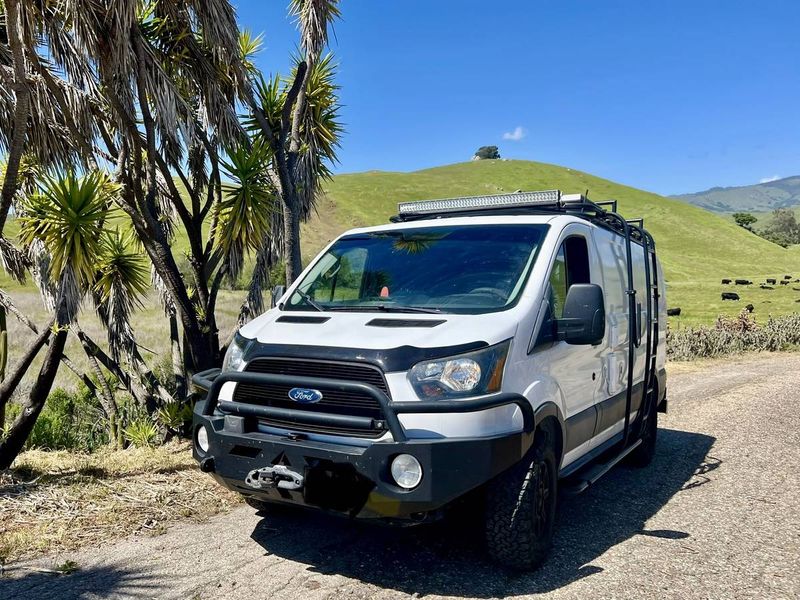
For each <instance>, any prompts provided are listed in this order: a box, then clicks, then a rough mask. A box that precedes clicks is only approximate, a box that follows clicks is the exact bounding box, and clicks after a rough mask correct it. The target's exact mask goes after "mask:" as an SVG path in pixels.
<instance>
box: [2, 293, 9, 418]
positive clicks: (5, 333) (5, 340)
mask: <svg viewBox="0 0 800 600" xmlns="http://www.w3.org/2000/svg"><path fill="white" fill-rule="evenodd" d="M6 325H7V324H6V309H5V307H3V306H0V383H3V381H5V378H6V365H7V363H8V329H7V326H6ZM5 424H6V405H5V402H0V429H3V427H5Z"/></svg>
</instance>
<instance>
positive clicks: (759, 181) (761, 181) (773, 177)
mask: <svg viewBox="0 0 800 600" xmlns="http://www.w3.org/2000/svg"><path fill="white" fill-rule="evenodd" d="M780 178H781V176H780V175H773V176H772V177H764V178H763V179H759V180H758V183H770V182H771V181H778V179H780Z"/></svg>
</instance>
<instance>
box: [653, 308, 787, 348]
mask: <svg viewBox="0 0 800 600" xmlns="http://www.w3.org/2000/svg"><path fill="white" fill-rule="evenodd" d="M795 346H800V315H798V314H794V315H788V316H784V317H775V318H773V317H770V318H769V319H767V322H766V323H765V324H764V325H759V324H758V323H757V322H756V320H755V318H754V317H753V316H752V315H751V314H750V313H748V312H747V310H743V311H742V312H741V314H739V316H737V317H733V318H731V317H723V316H721V317H719V318H718V319H717V322H716V323H715V324H714V326H713V327H705V326H701V327H687V328H685V329H678V330H670V331H668V332H667V356H668V357H669V358H670V359H672V360H692V359H695V358H705V357H713V356H724V355H726V354H739V353H741V352H775V351H778V350H787V349H789V348H792V347H795Z"/></svg>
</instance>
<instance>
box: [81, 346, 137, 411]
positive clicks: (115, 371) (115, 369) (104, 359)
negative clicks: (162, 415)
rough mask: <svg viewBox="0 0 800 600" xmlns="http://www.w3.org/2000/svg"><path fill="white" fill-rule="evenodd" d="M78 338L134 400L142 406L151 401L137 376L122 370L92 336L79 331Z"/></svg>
mask: <svg viewBox="0 0 800 600" xmlns="http://www.w3.org/2000/svg"><path fill="white" fill-rule="evenodd" d="M78 338H79V339H80V340H81V344H83V345H84V347H85V348H88V349H89V352H91V354H92V356H94V357H95V358H96V359H97V360H98V362H100V364H102V365H103V366H104V367H105V368H106V370H107V371H108V372H109V373H111V374H112V375H114V376H115V377H116V378H117V379H119V382H120V383H121V384H122V386H123V387H124V388H125V389H126V390H127V391H128V393H129V394H130V395H131V396H133V399H134V400H136V401H137V402H138V403H139V404H141V405H142V406H146V405H147V404H148V402H152V400H148V398H150V393H149V392H148V391H147V390H146V389H145V387H144V385H143V384H142V383H141V382H140V381H139V380H138V379H137V378H134V377H131V375H130V373H128V372H127V371H124V370H123V369H122V367H120V365H119V363H118V362H117V361H115V360H114V359H113V358H111V357H110V356H109V355H108V354H106V353H105V352H103V350H102V349H101V348H100V346H98V345H97V344H96V343H95V342H94V340H92V338H90V337H89V336H88V335H86V332H84V331H79V332H78Z"/></svg>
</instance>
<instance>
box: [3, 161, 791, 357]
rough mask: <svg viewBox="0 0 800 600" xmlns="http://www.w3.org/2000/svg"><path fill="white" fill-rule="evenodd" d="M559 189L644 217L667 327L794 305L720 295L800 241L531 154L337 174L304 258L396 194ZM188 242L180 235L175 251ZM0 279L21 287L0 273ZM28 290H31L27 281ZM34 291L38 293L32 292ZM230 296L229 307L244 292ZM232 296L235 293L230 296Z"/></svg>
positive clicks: (378, 218)
mask: <svg viewBox="0 0 800 600" xmlns="http://www.w3.org/2000/svg"><path fill="white" fill-rule="evenodd" d="M553 188H558V189H561V190H563V191H564V192H566V193H575V192H584V191H585V190H587V189H588V190H589V196H590V198H592V199H595V200H607V199H615V200H618V201H619V206H620V210H621V211H622V213H623V214H624V215H625V216H626V217H644V219H645V226H646V227H647V228H648V229H649V230H650V231H651V232H652V233H653V235H654V237H655V239H656V244H657V246H658V250H659V254H660V257H661V261H662V263H663V265H664V269H665V272H666V279H667V283H668V302H669V305H670V306H673V307H675V306H680V307H681V309H682V311H683V313H682V315H681V317H680V318H679V319H673V325H674V326H677V325H679V324H690V323H701V322H706V323H708V322H713V320H714V319H715V318H716V317H717V315H719V314H735V313H737V312H738V311H740V310H741V308H742V307H743V306H744V305H745V304H748V303H752V304H753V305H754V306H755V307H756V315H757V316H758V317H760V318H765V317H766V316H767V315H768V314H776V315H777V314H785V313H789V312H796V311H798V310H800V303H797V302H795V300H797V299H800V292H798V291H795V290H793V289H792V288H794V287H798V288H800V284H792V285H789V286H780V287H779V288H777V289H775V290H760V289H757V286H751V287H749V288H741V287H738V288H737V289H736V291H737V292H739V293H740V295H741V296H742V301H741V302H722V300H721V298H720V292H721V291H724V290H729V289H730V288H729V287H728V286H722V285H721V284H720V279H722V278H723V277H725V278H746V279H750V280H752V281H754V282H760V281H763V280H764V278H765V277H778V278H781V277H783V275H784V274H791V275H793V278H797V277H800V247H795V248H792V249H789V250H785V249H783V248H781V247H780V246H777V245H775V244H772V243H770V242H767V241H766V240H763V239H761V238H759V237H757V236H755V235H753V234H752V233H749V232H747V231H745V230H744V229H742V228H741V227H738V226H737V225H735V224H734V223H733V222H731V221H730V220H729V219H727V218H725V217H723V216H720V215H715V214H713V213H710V212H708V211H705V210H702V209H699V208H696V207H693V206H690V205H688V204H686V203H684V202H681V201H678V200H675V199H670V198H664V197H662V196H658V195H657V194H651V193H649V192H645V191H642V190H638V189H635V188H631V187H627V186H624V185H620V184H617V183H614V182H612V181H608V180H606V179H602V178H599V177H594V176H592V175H589V174H587V173H583V172H580V171H575V170H573V169H568V168H564V167H559V166H555V165H548V164H543V163H536V162H529V161H511V160H509V161H506V160H503V161H472V162H466V163H459V164H454V165H449V166H445V167H437V168H434V169H425V170H422V171H416V172H413V173H391V172H381V171H370V172H366V173H355V174H347V175H338V176H336V178H335V179H334V180H333V181H332V182H330V183H329V184H328V185H327V194H326V197H325V198H324V199H323V201H322V202H321V203H320V206H319V209H318V214H317V215H316V216H315V217H314V218H313V219H312V220H311V221H310V222H309V223H308V224H306V225H304V227H303V237H302V239H303V256H304V258H305V260H306V261H309V260H311V259H312V258H313V256H314V255H315V254H316V253H317V252H318V251H319V250H320V249H321V248H322V247H323V246H324V245H325V244H326V243H328V242H329V241H330V240H332V239H333V238H335V237H336V236H337V235H339V234H340V233H342V232H343V231H345V230H346V229H349V228H352V227H358V226H363V225H375V224H380V223H385V222H387V220H388V218H389V217H390V216H391V215H393V214H394V213H395V212H396V207H397V202H399V201H404V200H420V199H426V198H444V197H448V196H457V195H470V194H473V195H474V194H484V193H487V194H494V193H503V192H512V191H514V190H517V189H523V190H539V189H553ZM16 225H17V224H16V223H15V222H14V221H13V219H12V220H11V221H9V223H8V225H7V228H6V234H7V235H8V236H9V237H13V236H15V235H16V232H17V226H16ZM185 249H186V240H185V239H182V238H179V239H178V240H177V250H176V253H175V254H176V256H177V257H178V258H179V259H180V257H181V256H182V253H183V251H185ZM0 286H2V287H3V288H4V289H6V290H7V291H9V292H11V293H12V294H14V292H15V291H16V292H22V291H23V290H21V289H20V288H19V287H18V286H17V285H15V284H13V283H12V282H10V281H9V279H8V277H7V276H6V275H5V274H4V273H0ZM25 287H26V289H25V290H24V291H25V292H33V288H32V284H31V283H28V285H27V286H25ZM29 295H30V297H31V299H33V298H35V292H33V293H31V294H29ZM231 296H232V302H233V303H234V304H232V309H233V308H235V307H238V302H240V301H241V299H239V298H238V296H239V295H237V294H236V293H233V294H231ZM234 298H236V299H234ZM156 345H157V344H156Z"/></svg>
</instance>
